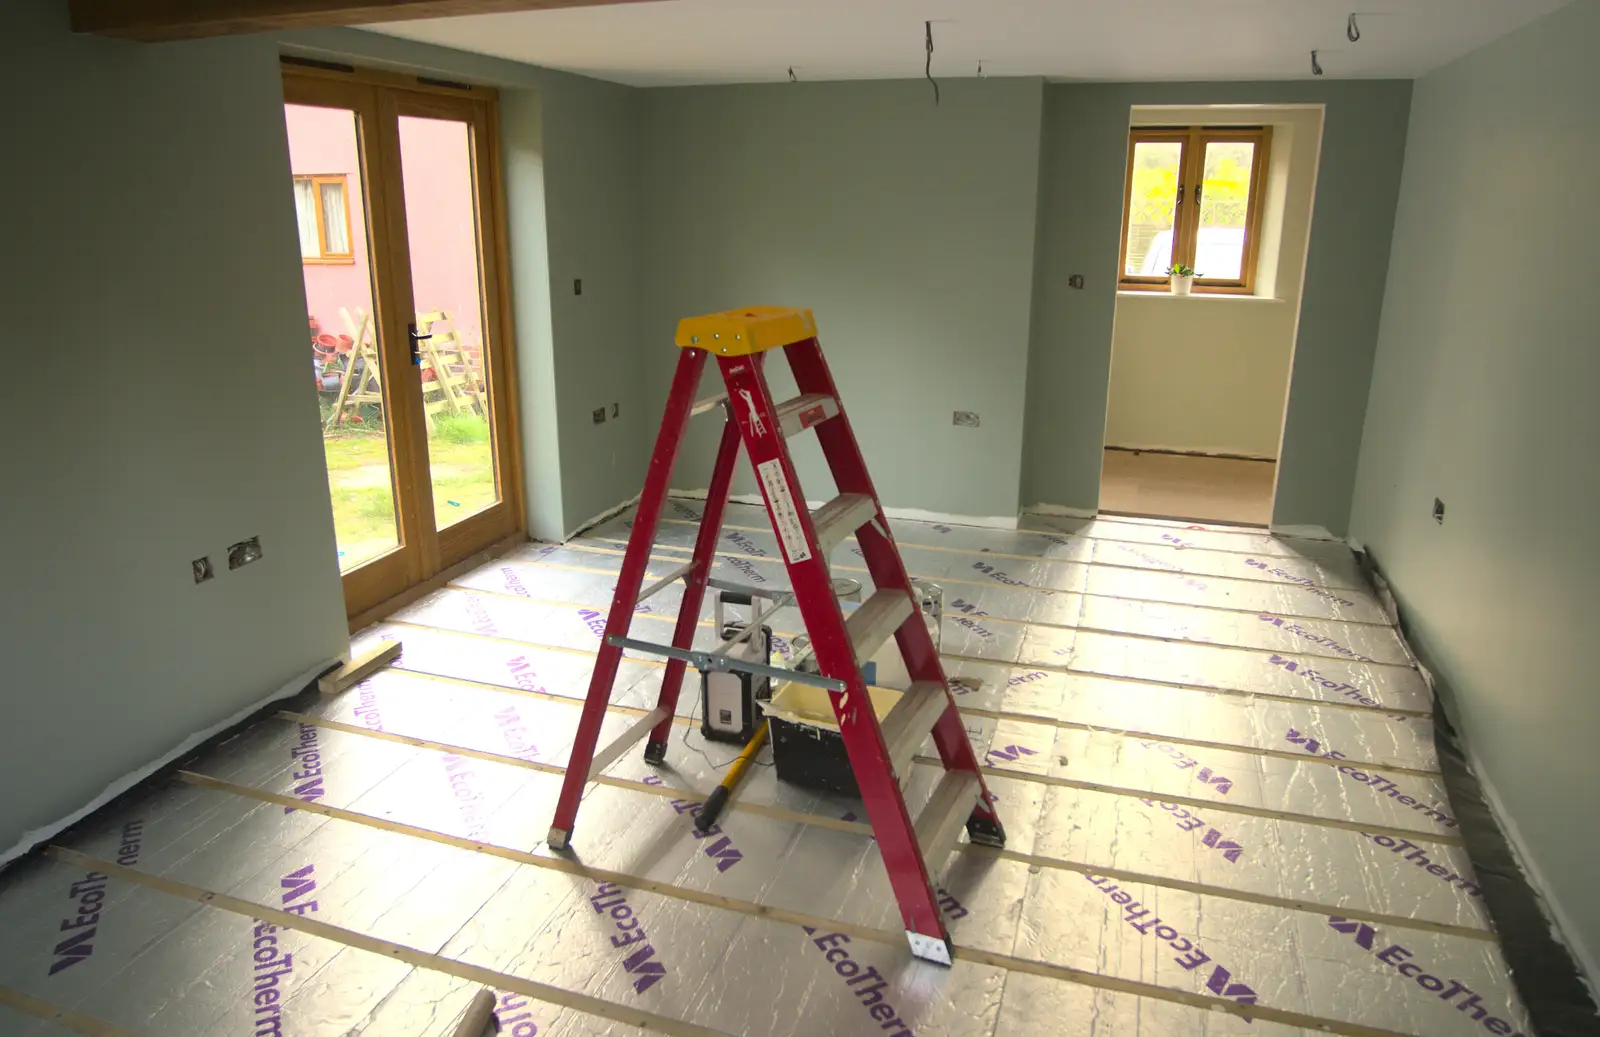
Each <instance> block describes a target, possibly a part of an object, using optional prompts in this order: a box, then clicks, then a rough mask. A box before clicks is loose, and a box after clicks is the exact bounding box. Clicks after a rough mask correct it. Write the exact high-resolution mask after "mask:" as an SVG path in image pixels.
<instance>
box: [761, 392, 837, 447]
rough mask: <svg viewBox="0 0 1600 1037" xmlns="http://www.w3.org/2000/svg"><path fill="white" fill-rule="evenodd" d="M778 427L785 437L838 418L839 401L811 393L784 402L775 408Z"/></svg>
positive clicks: (824, 394) (824, 395) (823, 394)
mask: <svg viewBox="0 0 1600 1037" xmlns="http://www.w3.org/2000/svg"><path fill="white" fill-rule="evenodd" d="M776 410H777V412H778V427H779V428H780V429H782V430H783V434H784V436H785V437H788V436H792V435H795V434H796V433H798V432H804V431H805V430H806V429H808V428H810V427H811V426H812V425H818V424H821V423H822V422H824V421H827V420H828V419H829V418H837V417H838V416H839V401H838V400H836V399H834V398H833V397H832V396H829V395H827V394H826V393H820V392H811V393H806V394H805V395H804V396H796V397H795V398H794V399H792V400H784V401H783V402H782V403H780V404H778V406H777V408H776Z"/></svg>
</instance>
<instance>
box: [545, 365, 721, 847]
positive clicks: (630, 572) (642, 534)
mask: <svg viewBox="0 0 1600 1037" xmlns="http://www.w3.org/2000/svg"><path fill="white" fill-rule="evenodd" d="M705 359H706V354H705V351H704V350H700V349H685V350H683V351H682V352H681V354H680V355H679V357H678V370H677V372H676V373H675V374H674V375H673V377H672V391H671V393H670V394H669V395H668V396H667V407H666V411H665V413H664V414H662V416H661V434H660V435H659V436H658V437H657V439H656V448H655V452H654V453H652V454H651V455H650V468H649V470H648V472H646V474H645V480H644V492H643V493H641V494H640V496H639V507H638V509H637V510H636V511H635V513H634V518H633V532H632V533H631V535H630V536H629V537H628V550H627V552H626V553H625V554H624V555H623V558H622V572H621V574H620V575H619V576H618V577H617V590H616V593H615V594H614V595H612V598H611V612H610V613H609V614H608V615H607V617H606V635H607V638H609V637H610V636H612V635H619V636H624V637H625V636H627V633H628V627H629V624H630V623H631V622H632V620H633V606H634V604H635V603H636V602H637V601H638V600H639V590H640V588H641V586H642V585H643V584H644V574H645V568H646V567H647V566H648V564H649V562H650V548H651V546H652V545H653V544H654V542H655V538H656V529H657V527H658V526H659V525H660V523H661V507H662V505H663V504H664V503H665V501H666V498H667V488H668V482H669V481H670V479H671V477H672V462H673V461H674V460H675V459H676V458H677V456H678V446H679V444H681V443H682V442H683V432H684V429H685V427H686V426H687V425H688V423H689V411H690V408H692V407H693V406H694V394H695V390H696V388H697V387H698V386H699V383H700V372H701V371H702V370H703V369H704V368H705ZM621 662H622V649H621V648H617V647H614V646H613V645H611V644H609V643H608V642H607V640H606V639H605V638H602V640H601V645H600V651H599V653H598V654H597V655H596V656H595V663H594V673H593V674H592V675H591V676H590V678H589V694H588V697H587V698H585V699H584V702H583V715H582V717H581V718H580V719H579V721H578V732H577V736H576V738H575V740H574V741H573V744H572V755H571V756H570V757H569V758H568V759H567V773H566V778H565V780H564V781H563V782H562V785H561V796H560V798H559V799H558V800H557V801H556V813H555V819H554V820H553V821H552V822H551V824H550V835H549V844H550V848H551V849H553V850H563V849H566V847H567V844H568V841H569V840H570V839H571V837H572V825H573V821H574V820H575V819H576V818H577V816H578V803H579V801H580V800H581V799H582V798H583V790H584V787H585V786H587V785H588V784H589V766H590V765H591V764H592V763H593V762H594V750H595V741H596V740H597V739H598V738H599V737H600V725H601V723H602V722H604V720H605V715H606V707H607V706H608V705H609V704H610V701H611V689H612V686H613V684H615V682H616V678H617V667H618V666H619V665H620V664H621Z"/></svg>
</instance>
